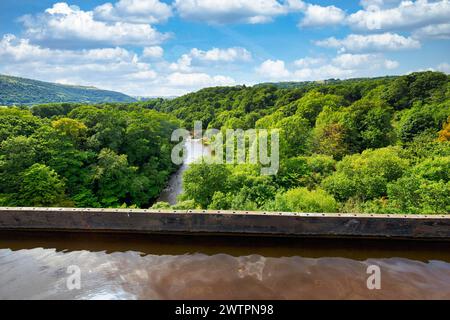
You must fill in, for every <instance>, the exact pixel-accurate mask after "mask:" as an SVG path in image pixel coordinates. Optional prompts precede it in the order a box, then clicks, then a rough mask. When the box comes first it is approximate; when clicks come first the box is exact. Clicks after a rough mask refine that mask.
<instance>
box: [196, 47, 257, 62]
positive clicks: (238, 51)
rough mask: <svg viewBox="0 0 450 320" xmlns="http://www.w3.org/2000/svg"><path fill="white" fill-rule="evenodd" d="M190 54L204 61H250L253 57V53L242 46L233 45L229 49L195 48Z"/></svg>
mask: <svg viewBox="0 0 450 320" xmlns="http://www.w3.org/2000/svg"><path fill="white" fill-rule="evenodd" d="M190 56H191V57H192V58H195V59H199V60H202V61H223V62H234V61H250V60H251V59H252V55H251V53H250V52H249V51H248V50H247V49H245V48H240V47H233V48H227V49H219V48H213V49H211V50H208V51H203V50H199V49H197V48H194V49H192V50H191V52H190Z"/></svg>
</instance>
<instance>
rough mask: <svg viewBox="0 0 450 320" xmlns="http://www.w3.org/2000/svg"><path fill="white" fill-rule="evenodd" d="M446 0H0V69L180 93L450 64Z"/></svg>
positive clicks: (135, 91) (449, 69) (143, 92)
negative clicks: (63, 0) (228, 86)
mask: <svg viewBox="0 0 450 320" xmlns="http://www.w3.org/2000/svg"><path fill="white" fill-rule="evenodd" d="M449 53H450V1H449V0H439V1H432V0H428V1H426V0H418V1H398V0H361V1H325V0H324V1H313V0H311V1H301V0H251V1H250V0H112V1H108V0H72V1H66V2H58V1H54V0H40V1H35V0H1V1H0V73H2V74H9V75H15V76H22V77H28V78H34V79H39V80H44V81H52V82H58V83H66V84H78V85H91V86H96V87H98V88H102V89H110V90H116V91H121V92H124V93H127V94H130V95H140V96H173V95H181V94H184V93H186V92H190V91H194V90H198V89H200V88H203V87H208V86H216V85H237V84H247V85H251V84H255V83H259V82H267V81H305V80H323V79H330V78H341V79H346V78H353V77H370V76H381V75H397V74H406V73H409V72H412V71H418V70H439V71H443V72H446V73H450V54H449Z"/></svg>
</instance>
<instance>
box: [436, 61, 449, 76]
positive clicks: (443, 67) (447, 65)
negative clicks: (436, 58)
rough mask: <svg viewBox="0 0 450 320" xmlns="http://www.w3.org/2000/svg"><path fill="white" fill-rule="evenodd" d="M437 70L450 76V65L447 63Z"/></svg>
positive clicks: (439, 66)
mask: <svg viewBox="0 0 450 320" xmlns="http://www.w3.org/2000/svg"><path fill="white" fill-rule="evenodd" d="M437 70H438V71H441V72H444V73H447V74H450V64H448V63H447V62H444V63H441V64H440V65H438V66H437Z"/></svg>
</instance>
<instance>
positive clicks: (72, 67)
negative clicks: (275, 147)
mask: <svg viewBox="0 0 450 320" xmlns="http://www.w3.org/2000/svg"><path fill="white" fill-rule="evenodd" d="M146 49H148V50H147V51H150V52H152V54H153V53H154V52H153V51H155V50H156V51H157V49H155V48H146ZM145 51H146V50H145V49H144V52H143V56H144V55H145ZM142 58H143V57H139V56H138V55H137V54H135V53H134V52H132V51H129V50H127V49H124V48H120V47H115V48H99V49H81V50H68V49H49V48H43V47H41V46H39V45H35V44H32V43H30V41H29V40H27V39H20V38H17V37H15V36H14V35H5V36H3V38H0V61H2V64H0V73H4V74H11V75H17V76H22V77H26V78H33V79H39V80H44V81H50V82H58V83H64V84H77V85H86V86H95V87H98V88H102V89H108V90H116V91H121V92H124V93H127V94H130V95H139V96H165V95H166V96H173V95H181V94H184V93H187V92H189V91H192V90H197V89H200V88H202V87H206V86H213V85H231V84H234V83H235V81H234V79H232V78H231V77H227V76H223V75H209V74H207V73H200V72H195V71H193V70H191V69H192V68H190V70H189V72H179V71H178V72H173V71H171V70H170V69H168V68H166V67H165V66H164V65H163V66H162V67H159V66H158V64H155V65H152V64H150V63H146V62H145V60H143V59H142Z"/></svg>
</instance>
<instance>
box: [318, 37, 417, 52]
mask: <svg viewBox="0 0 450 320" xmlns="http://www.w3.org/2000/svg"><path fill="white" fill-rule="evenodd" d="M315 44H316V45H318V46H322V47H328V48H336V49H339V51H341V52H344V51H347V52H377V51H380V52H384V51H398V50H406V49H417V48H420V42H419V41H417V40H415V39H413V38H411V37H403V36H401V35H398V34H395V33H382V34H371V35H358V34H351V35H348V36H347V37H346V38H344V39H336V38H333V37H332V38H328V39H325V40H320V41H316V42H315Z"/></svg>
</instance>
